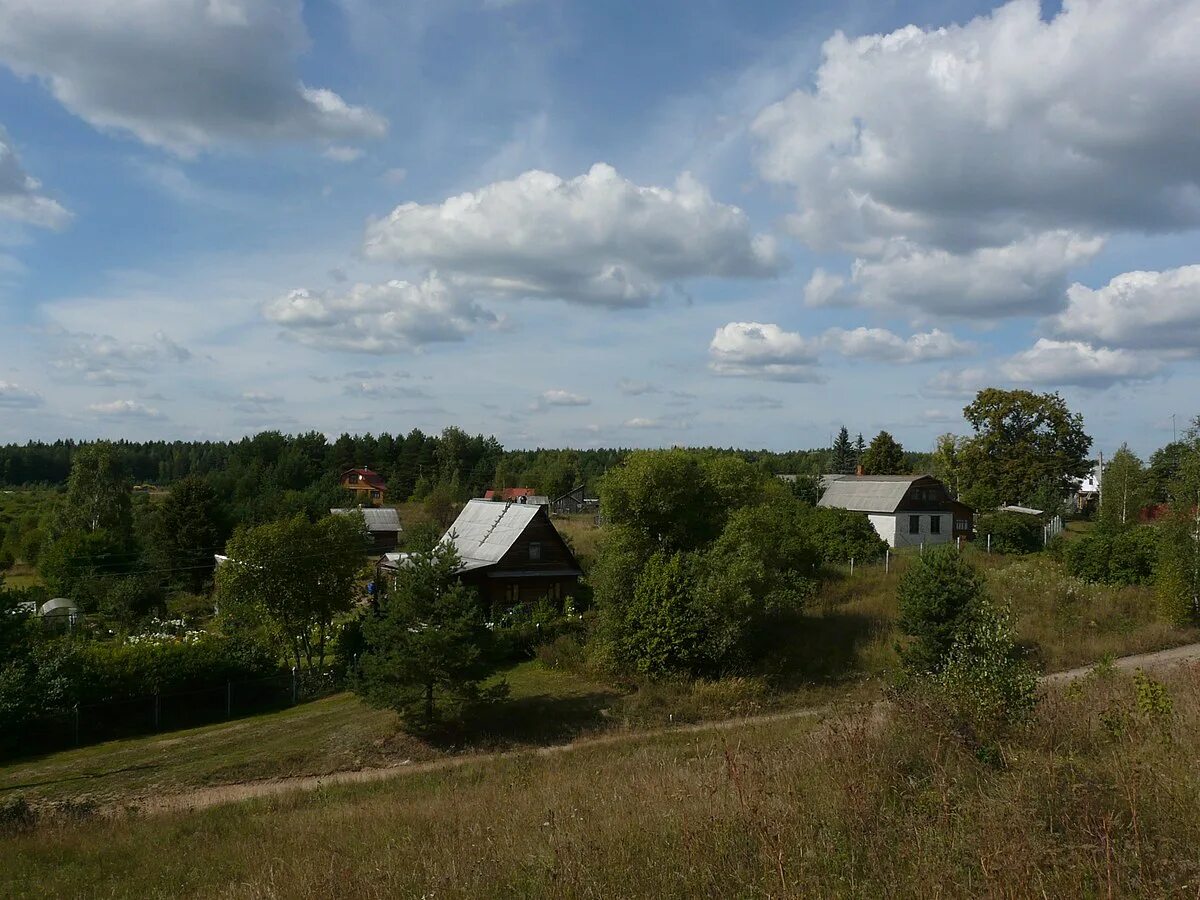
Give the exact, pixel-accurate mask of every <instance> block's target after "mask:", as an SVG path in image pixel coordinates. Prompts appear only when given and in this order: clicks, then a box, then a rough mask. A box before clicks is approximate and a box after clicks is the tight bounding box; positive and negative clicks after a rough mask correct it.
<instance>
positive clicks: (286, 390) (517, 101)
mask: <svg viewBox="0 0 1200 900" xmlns="http://www.w3.org/2000/svg"><path fill="white" fill-rule="evenodd" d="M1198 42H1200V0H1079V2H1070V3H1065V4H1063V6H1062V7H1061V8H1060V7H1059V6H1058V5H1052V4H1042V5H1041V6H1039V5H1038V4H1037V3H1036V2H1026V0H1015V2H1012V3H1008V4H1005V5H1002V6H989V5H986V4H972V3H958V2H948V0H944V2H932V3H926V4H914V3H903V4H901V3H879V2H858V3H854V2H852V3H841V4H814V3H795V2H789V3H768V2H763V3H755V4H737V3H732V2H728V3H726V2H718V0H706V2H663V3H645V2H642V3H625V2H611V3H602V4H597V3H580V2H573V0H509V2H503V0H441V2H413V3H408V4H395V3H391V2H384V0H322V2H301V0H120V2H118V0H57V2H56V3H54V4H45V3H42V2H39V0H0V129H2V131H0V440H4V441H12V440H24V439H27V438H44V439H51V438H55V437H67V436H70V437H96V436H106V437H129V438H138V439H141V438H150V437H164V438H173V437H178V438H204V437H213V438H229V437H236V436H239V435H241V434H245V433H252V432H254V431H257V430H262V429H265V428H280V429H282V430H287V431H292V430H300V429H309V428H316V429H319V430H322V431H325V432H327V433H329V434H337V433H340V432H341V431H345V430H348V431H368V430H369V431H375V432H379V431H384V430H387V431H391V432H399V431H407V430H409V429H411V428H413V427H420V428H422V429H425V430H439V429H440V428H442V427H444V426H445V425H449V424H457V425H461V426H463V427H465V428H468V429H470V430H472V431H484V432H488V433H494V434H496V435H497V436H498V437H499V438H500V439H501V440H502V441H503V442H504V443H505V445H506V446H511V447H521V446H563V445H568V446H595V445H623V446H630V445H633V446H661V445H671V444H677V443H678V444H720V445H731V444H732V445H738V446H750V447H759V446H766V447H772V448H776V449H786V448H791V447H809V446H819V445H822V444H825V443H826V442H827V441H828V440H829V436H830V433H831V432H833V431H836V429H837V428H838V427H839V426H840V425H842V424H843V423H844V424H845V425H846V426H847V427H849V428H850V429H851V431H852V432H853V431H862V432H863V433H864V434H866V435H867V436H868V437H869V436H870V435H871V434H873V433H875V432H876V431H878V430H879V429H881V428H886V429H888V430H890V431H892V432H893V433H894V434H895V435H896V436H897V437H898V438H899V439H900V440H901V441H902V442H903V443H904V444H905V445H906V446H908V447H910V448H912V449H928V448H929V447H930V446H931V445H932V443H933V440H934V438H935V436H936V435H937V434H939V433H943V432H946V431H959V432H961V431H963V430H964V428H965V423H963V421H962V419H961V415H960V411H961V408H962V406H963V405H964V404H965V403H966V402H967V401H968V400H969V398H970V396H971V394H972V393H973V391H974V390H976V389H977V388H978V387H980V386H983V385H988V384H996V385H1001V386H1009V387H1027V388H1030V389H1033V390H1039V391H1041V390H1058V391H1061V392H1062V393H1063V394H1064V395H1065V396H1066V397H1067V398H1068V400H1069V402H1070V404H1071V405H1072V407H1073V408H1076V409H1078V410H1080V411H1081V412H1083V413H1084V414H1085V417H1086V420H1087V425H1088V427H1089V430H1090V431H1091V433H1092V434H1093V435H1094V436H1095V437H1096V438H1097V446H1098V448H1099V449H1104V450H1111V449H1112V448H1114V447H1115V446H1116V445H1118V444H1119V443H1120V442H1122V441H1128V442H1129V443H1130V444H1131V445H1133V446H1134V448H1135V449H1137V450H1139V451H1141V452H1143V453H1148V452H1149V451H1150V450H1152V449H1154V448H1155V447H1157V446H1159V445H1160V444H1162V443H1164V442H1165V441H1166V440H1169V439H1170V436H1171V415H1172V414H1173V413H1175V414H1178V416H1179V420H1180V421H1183V420H1185V419H1186V418H1189V417H1191V416H1192V415H1195V414H1196V413H1197V412H1200V410H1198V409H1197V408H1196V401H1195V397H1196V396H1197V395H1198V394H1200V391H1198V390H1197V388H1198V387H1200V372H1198V371H1197V366H1196V357H1197V355H1198V354H1200V266H1198V265H1197V264H1198V263H1200V260H1198V259H1197V258H1196V246H1197V244H1196V232H1197V228H1200V124H1198V123H1200V95H1198V94H1197V92H1196V91H1195V90H1194V85H1195V84H1196V83H1200V55H1198V54H1196V53H1195V52H1194V48H1195V46H1197V45H1198Z"/></svg>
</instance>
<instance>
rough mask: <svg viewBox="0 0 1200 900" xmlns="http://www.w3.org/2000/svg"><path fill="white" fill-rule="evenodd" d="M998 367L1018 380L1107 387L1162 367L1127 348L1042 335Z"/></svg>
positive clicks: (1139, 378)
mask: <svg viewBox="0 0 1200 900" xmlns="http://www.w3.org/2000/svg"><path fill="white" fill-rule="evenodd" d="M1001 371H1002V372H1003V374H1004V375H1005V376H1006V377H1007V378H1008V379H1010V380H1011V381H1014V382H1017V383H1020V384H1038V385H1050V386H1055V385H1075V386H1078V387H1089V388H1106V387H1111V386H1112V385H1114V384H1118V383H1121V382H1129V381H1146V380H1147V379H1150V378H1153V377H1154V376H1155V375H1157V374H1159V373H1160V372H1161V371H1162V363H1161V362H1160V361H1159V360H1158V359H1156V358H1154V357H1150V356H1142V355H1139V354H1137V353H1133V352H1130V351H1128V350H1112V349H1109V348H1107V347H1093V346H1092V345H1091V344H1088V343H1084V342H1083V341H1054V340H1049V339H1047V338H1041V339H1039V340H1038V342H1037V343H1036V344H1034V345H1033V346H1032V347H1031V348H1030V349H1028V350H1023V351H1021V352H1020V353H1017V354H1015V355H1014V356H1012V357H1011V358H1010V359H1009V360H1008V361H1007V362H1005V363H1004V365H1003V366H1002V367H1001Z"/></svg>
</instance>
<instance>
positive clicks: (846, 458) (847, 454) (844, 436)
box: [833, 425, 854, 475]
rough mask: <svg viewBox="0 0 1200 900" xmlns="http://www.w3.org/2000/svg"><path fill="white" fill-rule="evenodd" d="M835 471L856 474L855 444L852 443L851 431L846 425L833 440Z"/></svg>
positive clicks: (839, 473) (840, 473) (843, 473)
mask: <svg viewBox="0 0 1200 900" xmlns="http://www.w3.org/2000/svg"><path fill="white" fill-rule="evenodd" d="M833 471H834V473H836V474H838V475H852V474H854V446H853V445H852V444H851V443H850V432H849V431H847V430H846V426H845V425H843V426H842V429H841V431H839V432H838V436H837V440H836V441H834V442H833Z"/></svg>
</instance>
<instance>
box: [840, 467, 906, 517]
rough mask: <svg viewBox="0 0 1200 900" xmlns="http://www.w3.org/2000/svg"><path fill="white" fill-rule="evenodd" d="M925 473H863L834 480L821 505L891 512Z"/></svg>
mask: <svg viewBox="0 0 1200 900" xmlns="http://www.w3.org/2000/svg"><path fill="white" fill-rule="evenodd" d="M922 477H924V476H922V475H861V476H857V477H856V476H853V475H850V476H847V477H845V478H839V479H837V480H836V481H831V482H830V483H829V486H828V487H826V488H825V493H824V494H822V495H821V499H820V501H819V502H818V503H817V505H818V506H827V507H834V508H837V509H852V510H854V511H855V512H875V513H892V512H895V511H896V508H897V507H899V506H900V501H902V500H903V499H904V495H905V494H906V493H908V488H909V485H911V484H912V483H913V482H914V481H916V480H917V479H918V478H922Z"/></svg>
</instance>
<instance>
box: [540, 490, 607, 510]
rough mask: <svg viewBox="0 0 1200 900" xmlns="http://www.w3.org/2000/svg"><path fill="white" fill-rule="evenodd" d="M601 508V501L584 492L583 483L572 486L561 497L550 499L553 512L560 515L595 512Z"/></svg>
mask: <svg viewBox="0 0 1200 900" xmlns="http://www.w3.org/2000/svg"><path fill="white" fill-rule="evenodd" d="M599 508H600V501H599V500H597V499H595V498H592V497H588V496H587V495H586V494H585V493H584V487H583V485H582V484H581V485H579V487H576V488H572V489H571V490H569V491H567V492H566V493H565V494H563V495H562V496H561V497H555V498H554V499H553V500H551V501H550V510H551V512H554V513H556V514H557V515H560V516H566V515H570V514H571V513H583V512H595V511H596V510H598V509H599Z"/></svg>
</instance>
